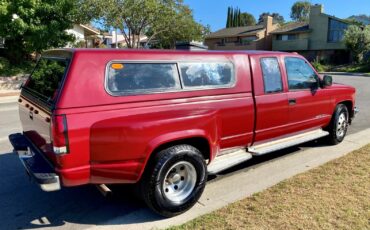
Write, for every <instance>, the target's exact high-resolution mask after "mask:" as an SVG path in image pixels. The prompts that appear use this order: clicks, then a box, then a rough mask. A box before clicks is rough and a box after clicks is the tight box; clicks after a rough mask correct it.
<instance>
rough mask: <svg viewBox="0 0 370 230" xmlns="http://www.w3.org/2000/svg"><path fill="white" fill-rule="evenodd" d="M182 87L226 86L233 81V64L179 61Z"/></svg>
mask: <svg viewBox="0 0 370 230" xmlns="http://www.w3.org/2000/svg"><path fill="white" fill-rule="evenodd" d="M180 71H181V77H182V83H183V85H184V87H185V88H186V87H211V88H213V87H216V88H217V87H227V86H230V85H232V84H233V83H234V81H235V77H234V70H233V65H232V64H231V63H229V62H225V63H223V62H222V63H221V62H215V63H199V62H194V63H180Z"/></svg>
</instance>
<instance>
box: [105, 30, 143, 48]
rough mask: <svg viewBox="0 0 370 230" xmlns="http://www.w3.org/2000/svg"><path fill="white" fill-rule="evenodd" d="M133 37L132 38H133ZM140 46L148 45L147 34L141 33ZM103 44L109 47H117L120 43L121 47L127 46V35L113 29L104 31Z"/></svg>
mask: <svg viewBox="0 0 370 230" xmlns="http://www.w3.org/2000/svg"><path fill="white" fill-rule="evenodd" d="M131 39H132V38H131ZM139 39H140V41H139V48H143V47H144V46H145V45H146V41H147V39H148V38H147V36H145V35H140V38H139ZM103 44H104V45H106V46H107V47H108V48H116V45H117V44H118V47H119V48H127V43H126V39H125V36H124V35H123V34H120V33H117V32H116V31H114V30H112V31H111V32H110V33H103Z"/></svg>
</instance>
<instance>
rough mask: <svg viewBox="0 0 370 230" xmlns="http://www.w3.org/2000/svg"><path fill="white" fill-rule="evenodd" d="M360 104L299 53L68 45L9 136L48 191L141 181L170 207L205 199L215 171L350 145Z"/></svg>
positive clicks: (166, 212)
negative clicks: (309, 148)
mask: <svg viewBox="0 0 370 230" xmlns="http://www.w3.org/2000/svg"><path fill="white" fill-rule="evenodd" d="M355 111H356V108H355V89H354V88H353V87H350V86H346V85H340V84H332V78H331V77H330V76H324V77H321V76H319V75H318V74H317V73H316V71H315V70H314V69H313V68H312V66H311V65H310V64H309V63H308V62H307V61H306V60H305V59H304V58H303V57H301V56H300V55H298V54H294V53H282V52H262V51H261V52H257V51H246V52H235V51H230V52H209V51H194V52H188V51H153V50H151V51H149V50H112V49H110V50H104V49H99V50H96V49H91V50H90V49H61V50H51V51H47V52H45V53H43V55H42V57H41V59H40V60H39V61H38V64H37V66H36V68H35V70H34V71H33V73H32V75H31V76H30V77H29V79H28V81H27V82H26V83H25V85H24V86H23V88H22V91H21V95H20V98H19V115H20V119H21V122H22V126H23V133H16V134H12V135H10V136H9V139H10V142H11V143H12V144H13V146H14V149H15V150H16V152H17V153H18V155H19V157H20V160H21V161H22V163H23V165H24V166H25V168H26V170H27V171H28V173H29V174H30V175H31V176H32V178H34V179H35V181H36V182H37V183H38V184H39V185H40V186H41V188H42V189H43V190H44V191H55V190H59V189H61V187H62V186H65V187H70V186H78V185H84V184H97V185H102V184H104V185H105V184H107V185H109V184H117V183H118V184H125V183H132V184H136V185H137V186H138V188H139V191H140V193H141V196H142V197H143V199H144V201H145V202H146V203H147V204H148V206H149V207H150V208H151V209H153V210H154V211H155V212H157V213H159V214H161V215H163V216H166V217H170V216H174V215H178V214H180V213H183V212H185V211H186V210H188V209H190V208H191V207H192V206H193V205H194V204H195V203H196V202H197V200H198V199H199V197H200V196H201V194H202V192H203V190H204V187H205V185H206V182H207V175H208V174H216V173H218V172H220V171H222V170H225V169H227V168H230V167H232V166H235V165H237V164H239V163H241V162H243V161H246V160H248V159H250V158H252V157H254V156H259V155H263V154H267V153H272V152H274V151H276V150H279V149H283V148H286V147H289V146H293V145H297V144H300V143H303V142H307V141H311V140H314V139H318V138H321V137H326V138H327V142H328V143H329V144H338V143H340V142H341V141H342V140H343V139H344V137H345V135H346V132H347V128H348V125H349V124H350V123H351V121H352V119H353V118H354V115H355ZM261 179H262V178H261ZM241 183H242V182H241Z"/></svg>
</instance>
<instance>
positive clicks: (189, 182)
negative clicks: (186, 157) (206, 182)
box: [162, 161, 197, 203]
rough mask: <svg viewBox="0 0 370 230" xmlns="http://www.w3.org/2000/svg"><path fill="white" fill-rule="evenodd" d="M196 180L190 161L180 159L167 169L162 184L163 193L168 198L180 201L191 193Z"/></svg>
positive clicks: (175, 201) (195, 173)
mask: <svg viewBox="0 0 370 230" xmlns="http://www.w3.org/2000/svg"><path fill="white" fill-rule="evenodd" d="M196 181H197V172H196V170H195V168H194V166H193V165H192V164H191V163H190V162H187V161H180V162H178V163H176V164H174V165H173V166H172V167H171V168H170V169H169V170H168V171H167V173H166V176H165V179H164V181H163V185H162V189H163V194H164V196H165V197H166V198H167V199H168V200H170V201H172V202H174V203H181V202H182V201H184V200H185V199H186V198H188V196H189V195H190V194H191V192H192V191H193V189H194V187H195V183H196Z"/></svg>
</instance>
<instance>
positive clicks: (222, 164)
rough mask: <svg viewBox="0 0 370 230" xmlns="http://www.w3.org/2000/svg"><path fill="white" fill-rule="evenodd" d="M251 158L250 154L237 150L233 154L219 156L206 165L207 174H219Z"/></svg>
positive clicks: (243, 150)
mask: <svg viewBox="0 0 370 230" xmlns="http://www.w3.org/2000/svg"><path fill="white" fill-rule="evenodd" d="M251 158H252V154H250V153H248V152H246V150H245V149H239V150H236V151H235V152H231V153H227V154H223V155H221V156H218V157H216V158H215V159H214V160H213V161H212V162H211V163H210V164H209V165H208V174H216V173H219V172H221V171H223V170H225V169H228V168H231V167H233V166H235V165H238V164H240V163H242V162H244V161H247V160H249V159H251Z"/></svg>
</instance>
